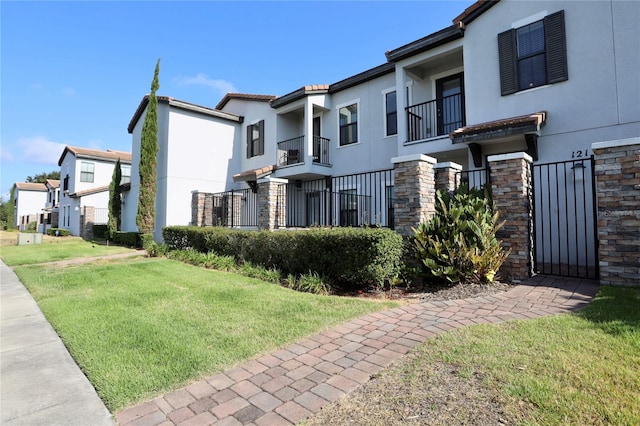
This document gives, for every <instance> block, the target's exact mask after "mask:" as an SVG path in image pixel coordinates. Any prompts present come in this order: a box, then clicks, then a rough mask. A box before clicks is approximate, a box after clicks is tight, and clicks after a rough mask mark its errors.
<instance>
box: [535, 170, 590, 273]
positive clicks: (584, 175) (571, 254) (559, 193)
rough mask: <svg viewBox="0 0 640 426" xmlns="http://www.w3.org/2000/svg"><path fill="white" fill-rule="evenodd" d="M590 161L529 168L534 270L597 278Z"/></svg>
mask: <svg viewBox="0 0 640 426" xmlns="http://www.w3.org/2000/svg"><path fill="white" fill-rule="evenodd" d="M593 163H594V160H593V157H591V158H580V159H575V160H569V161H561V162H556V163H548V164H534V165H533V208H534V211H533V218H534V227H533V241H534V248H535V249H534V254H533V256H534V258H533V263H534V271H535V272H537V273H541V274H550V275H562V276H568V277H579V278H598V235H597V228H596V218H597V211H596V203H595V201H596V200H595V179H594V174H593V169H594V167H593Z"/></svg>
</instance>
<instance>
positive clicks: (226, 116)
mask: <svg viewBox="0 0 640 426" xmlns="http://www.w3.org/2000/svg"><path fill="white" fill-rule="evenodd" d="M156 98H157V99H158V103H163V104H168V105H169V106H172V107H174V108H179V109H183V110H186V111H192V112H197V113H199V114H204V115H209V116H211V117H217V118H222V119H223V120H229V121H233V122H236V123H242V121H243V119H242V117H240V116H239V115H235V114H230V113H228V112H224V111H219V110H218V109H217V108H216V109H213V108H209V107H206V106H202V105H197V104H193V103H191V102H186V101H181V100H179V99H175V98H172V97H169V96H157V97H156ZM148 104H149V95H144V97H143V98H142V101H140V104H139V105H138V108H137V109H136V112H135V113H134V114H133V117H131V121H129V126H128V127H127V131H128V132H129V133H133V129H134V128H135V127H136V124H138V120H140V117H142V113H143V112H144V110H145V109H146V108H147V105H148Z"/></svg>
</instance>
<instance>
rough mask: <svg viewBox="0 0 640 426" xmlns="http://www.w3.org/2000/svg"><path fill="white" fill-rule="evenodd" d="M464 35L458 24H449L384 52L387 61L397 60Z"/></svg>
mask: <svg viewBox="0 0 640 426" xmlns="http://www.w3.org/2000/svg"><path fill="white" fill-rule="evenodd" d="M462 37H464V29H463V28H462V26H460V25H459V24H454V25H451V26H450V27H447V28H444V29H442V30H440V31H437V32H435V33H433V34H430V35H428V36H426V37H423V38H421V39H420V40H416V41H413V42H411V43H409V44H405V45H404V46H401V47H398V48H397V49H393V50H390V51H388V52H387V53H385V56H386V57H387V60H388V61H389V62H398V61H400V60H402V59H405V58H409V57H411V56H414V55H417V54H418V53H422V52H426V51H427V50H431V49H434V48H436V47H438V46H442V45H443V44H446V43H449V42H451V41H454V40H457V39H459V38H462Z"/></svg>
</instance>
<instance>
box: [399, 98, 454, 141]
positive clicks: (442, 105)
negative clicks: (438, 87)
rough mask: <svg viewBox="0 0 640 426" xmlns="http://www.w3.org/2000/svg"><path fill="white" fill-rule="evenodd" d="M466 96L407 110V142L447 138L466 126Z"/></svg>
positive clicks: (433, 101) (441, 99)
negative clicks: (446, 136)
mask: <svg viewBox="0 0 640 426" xmlns="http://www.w3.org/2000/svg"><path fill="white" fill-rule="evenodd" d="M464 109H465V108H464V95H463V94H461V93H458V94H455V95H451V96H445V97H443V98H438V99H434V100H431V101H428V102H423V103H421V104H417V105H411V106H409V107H407V108H405V110H406V112H407V142H413V141H419V140H423V139H429V138H435V137H438V136H445V135H448V134H449V133H451V132H452V131H454V130H456V129H458V128H460V127H463V126H464V125H465V114H464Z"/></svg>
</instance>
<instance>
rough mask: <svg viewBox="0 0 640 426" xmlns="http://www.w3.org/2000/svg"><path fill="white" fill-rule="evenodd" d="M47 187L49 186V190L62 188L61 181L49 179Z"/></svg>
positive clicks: (46, 183)
mask: <svg viewBox="0 0 640 426" xmlns="http://www.w3.org/2000/svg"><path fill="white" fill-rule="evenodd" d="M45 185H47V188H51V189H56V188H60V181H59V180H56V179H47V181H46V182H45Z"/></svg>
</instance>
